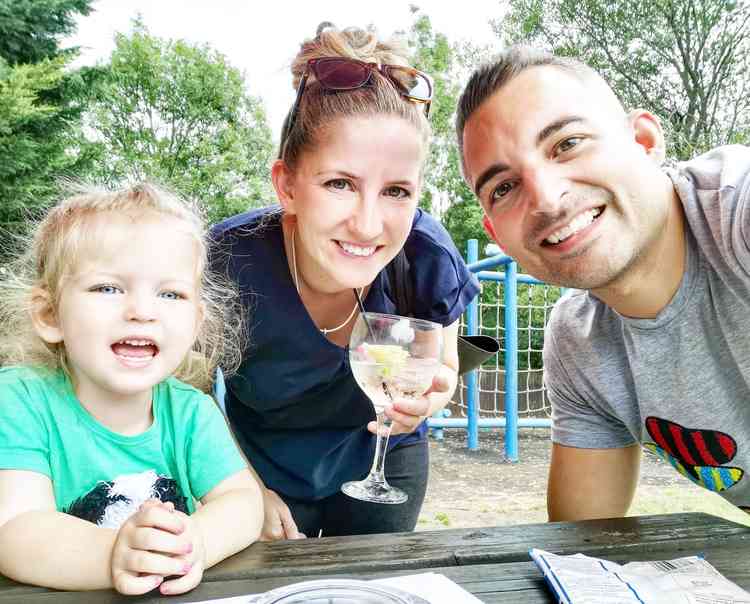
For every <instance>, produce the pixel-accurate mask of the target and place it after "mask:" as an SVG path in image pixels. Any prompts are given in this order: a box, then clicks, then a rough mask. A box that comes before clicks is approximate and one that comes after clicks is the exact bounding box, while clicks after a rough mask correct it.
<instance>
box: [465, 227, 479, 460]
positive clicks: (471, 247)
mask: <svg viewBox="0 0 750 604" xmlns="http://www.w3.org/2000/svg"><path fill="white" fill-rule="evenodd" d="M466 259H467V261H468V263H469V264H471V263H473V262H476V261H477V260H479V242H478V241H477V240H476V239H469V242H468V245H467V249H466ZM478 316H479V296H477V297H476V298H474V299H473V300H472V301H471V302H470V303H469V307H468V309H467V310H466V329H467V333H468V334H470V335H474V334H476V333H477V328H478V323H479V322H478V320H477V319H478ZM466 390H467V392H466V394H467V397H468V401H467V402H468V419H469V425H468V429H469V446H468V448H469V451H476V450H477V449H478V448H479V390H478V388H477V370H476V369H475V370H474V371H470V372H469V373H468V374H467V375H466Z"/></svg>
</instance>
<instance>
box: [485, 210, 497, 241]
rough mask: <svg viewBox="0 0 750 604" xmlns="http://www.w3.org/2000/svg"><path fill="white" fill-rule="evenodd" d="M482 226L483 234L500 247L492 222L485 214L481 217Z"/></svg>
mask: <svg viewBox="0 0 750 604" xmlns="http://www.w3.org/2000/svg"><path fill="white" fill-rule="evenodd" d="M482 226H483V227H484V230H485V232H486V233H487V234H488V235H489V236H490V239H492V241H494V242H495V243H497V244H498V245H500V242H499V241H498V240H497V234H495V227H493V226H492V221H491V220H490V219H489V217H488V216H487V214H485V215H484V216H482Z"/></svg>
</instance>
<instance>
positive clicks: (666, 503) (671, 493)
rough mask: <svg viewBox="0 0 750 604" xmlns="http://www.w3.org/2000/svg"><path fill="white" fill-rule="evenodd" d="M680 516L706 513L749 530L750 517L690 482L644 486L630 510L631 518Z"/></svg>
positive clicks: (641, 487)
mask: <svg viewBox="0 0 750 604" xmlns="http://www.w3.org/2000/svg"><path fill="white" fill-rule="evenodd" d="M677 512H705V513H707V514H713V515H714V516H719V517H721V518H726V519H727V520H731V521H732V522H737V523H739V524H744V525H745V526H750V514H748V513H747V512H743V511H742V510H741V509H739V508H736V507H734V506H733V505H732V504H731V503H729V502H728V501H726V500H725V499H723V498H722V497H720V496H719V495H717V494H716V493H712V492H711V491H707V490H706V489H703V488H701V487H699V486H697V485H694V484H693V483H691V482H690V481H688V480H684V481H680V482H679V483H678V484H672V485H665V486H649V485H643V484H641V485H640V486H639V487H638V491H637V492H636V496H635V499H634V500H633V504H632V505H631V506H630V511H629V512H628V516H640V515H647V514H674V513H677Z"/></svg>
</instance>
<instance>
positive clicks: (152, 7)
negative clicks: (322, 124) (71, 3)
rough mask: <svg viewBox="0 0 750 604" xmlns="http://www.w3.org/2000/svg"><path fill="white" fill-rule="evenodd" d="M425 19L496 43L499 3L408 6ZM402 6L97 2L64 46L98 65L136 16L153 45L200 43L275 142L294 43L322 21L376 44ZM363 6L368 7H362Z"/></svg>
mask: <svg viewBox="0 0 750 604" xmlns="http://www.w3.org/2000/svg"><path fill="white" fill-rule="evenodd" d="M411 3H413V4H416V5H417V6H419V8H420V9H421V11H422V13H424V14H426V15H427V16H429V17H430V21H431V22H432V26H433V30H434V31H436V32H440V33H443V34H445V35H446V36H447V37H448V39H449V40H450V41H451V42H459V41H462V40H466V41H471V42H473V43H475V44H495V45H496V44H497V43H498V41H497V38H496V37H495V35H494V34H493V32H492V29H491V27H490V24H489V22H490V19H494V18H497V17H499V16H501V15H502V14H503V6H504V0H467V1H463V2H461V1H456V0H412V2H411ZM409 4H410V3H409V2H403V1H397V0H378V1H377V2H372V3H368V4H365V3H360V2H357V1H356V0H306V1H299V2H297V1H294V2H293V1H290V0H256V1H253V2H251V1H249V0H97V1H96V2H95V3H94V4H93V8H94V12H93V13H92V14H90V15H89V16H87V17H82V18H80V19H79V20H78V31H77V32H76V34H75V35H74V36H72V37H70V38H68V39H67V40H65V42H64V44H63V45H64V46H79V47H80V49H81V55H80V58H79V59H78V61H77V62H76V63H77V64H86V65H93V64H95V63H96V62H97V61H106V60H107V58H108V57H109V55H110V53H111V52H112V50H113V48H114V35H115V33H116V32H122V33H127V32H128V31H130V28H131V21H132V19H133V18H134V17H135V16H136V15H137V14H139V13H140V15H141V16H142V19H143V21H144V22H145V24H146V27H147V28H148V30H149V32H151V33H152V34H153V35H156V36H159V37H161V38H173V39H178V38H179V39H184V40H187V41H189V42H192V43H196V44H204V43H208V44H210V45H211V47H213V48H215V49H216V50H218V51H219V52H221V53H222V54H224V55H225V56H226V57H227V58H228V60H229V62H230V63H231V64H232V65H233V66H234V67H237V68H239V69H240V70H242V71H243V72H244V73H245V78H246V82H247V84H248V90H249V92H250V93H251V94H252V95H253V96H259V97H261V98H262V99H263V101H264V105H265V108H266V113H267V115H268V121H269V125H270V126H271V129H272V131H273V133H274V138H278V135H279V131H280V129H281V123H282V121H283V119H284V116H285V115H286V112H287V111H288V110H289V107H290V106H291V104H292V102H293V101H294V92H295V91H294V89H293V88H292V84H291V81H292V76H291V72H290V71H289V65H290V64H291V61H292V59H293V58H294V56H295V54H296V53H297V50H298V48H299V45H300V43H301V42H302V41H303V40H304V39H305V38H308V37H312V36H313V35H314V34H315V29H316V28H317V26H318V24H319V23H320V22H322V21H331V22H333V23H335V24H336V25H337V26H338V27H347V26H350V25H356V26H360V27H365V26H367V25H370V24H372V25H374V26H375V27H376V28H377V31H378V33H379V35H380V36H381V37H388V36H390V35H391V34H392V33H394V32H396V31H404V30H408V28H409V26H410V25H411V23H412V22H413V17H412V15H411V14H410V11H409ZM364 6H367V7H369V8H363V7H364Z"/></svg>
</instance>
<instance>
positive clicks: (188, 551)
mask: <svg viewBox="0 0 750 604" xmlns="http://www.w3.org/2000/svg"><path fill="white" fill-rule="evenodd" d="M192 551H193V544H192V543H188V545H187V548H186V549H185V553H186V554H189V553H190V552H192Z"/></svg>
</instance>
